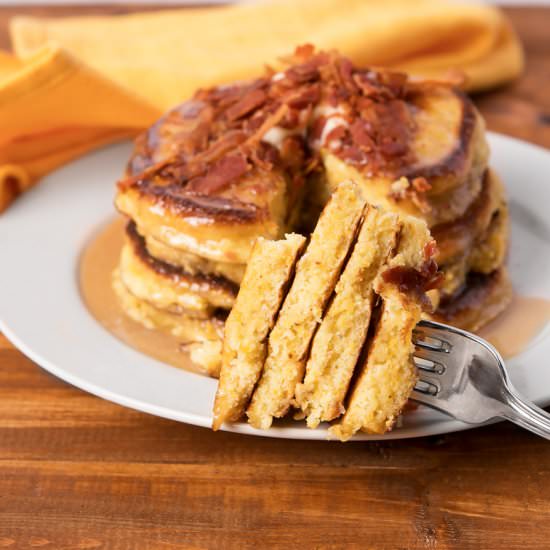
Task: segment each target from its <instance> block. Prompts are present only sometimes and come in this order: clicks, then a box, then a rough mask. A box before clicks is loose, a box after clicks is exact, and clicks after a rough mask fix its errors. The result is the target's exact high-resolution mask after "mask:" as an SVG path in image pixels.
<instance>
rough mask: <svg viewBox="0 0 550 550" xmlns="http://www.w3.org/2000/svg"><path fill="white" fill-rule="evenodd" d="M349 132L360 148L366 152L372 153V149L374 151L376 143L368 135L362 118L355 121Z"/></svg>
mask: <svg viewBox="0 0 550 550" xmlns="http://www.w3.org/2000/svg"><path fill="white" fill-rule="evenodd" d="M349 131H350V134H351V137H352V139H353V141H354V143H356V144H357V145H358V146H359V147H361V148H362V149H364V150H365V151H372V149H374V147H375V144H374V141H373V139H372V138H371V137H370V135H369V134H368V132H367V129H366V127H365V122H364V121H363V120H361V119H360V118H357V119H355V120H354V121H353V122H352V124H351V125H350V127H349Z"/></svg>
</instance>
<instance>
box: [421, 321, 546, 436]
mask: <svg viewBox="0 0 550 550" xmlns="http://www.w3.org/2000/svg"><path fill="white" fill-rule="evenodd" d="M413 340H414V344H415V346H416V351H415V353H414V362H415V364H416V366H417V368H418V372H419V375H420V376H419V380H418V382H417V384H416V386H415V389H414V391H413V393H412V395H411V399H413V400H414V401H417V402H419V403H423V404H424V405H427V406H428V407H431V408H434V409H437V410H438V411H441V412H443V413H445V414H448V415H450V416H452V417H454V418H456V419H457V420H460V421H462V422H466V423H468V424H482V423H484V422H488V421H489V420H492V419H495V418H505V419H506V420H510V421H511V422H514V423H515V424H517V425H518V426H521V427H523V428H525V429H527V430H530V431H532V432H534V433H536V434H537V435H540V436H541V437H544V438H546V439H550V414H548V413H546V412H545V411H543V410H542V409H540V408H539V407H536V406H535V405H533V404H532V403H530V402H529V401H527V400H526V399H524V398H523V397H521V396H520V395H519V394H518V392H517V391H516V389H515V388H514V387H513V386H512V384H511V382H510V379H509V377H508V374H507V373H506V368H505V365H504V361H503V360H502V357H501V356H500V355H499V353H498V352H497V350H496V349H495V348H494V347H493V346H491V344H489V343H488V342H486V341H485V340H483V339H482V338H479V337H478V336H475V335H474V334H471V333H469V332H466V331H464V330H459V329H457V328H454V327H450V326H447V325H443V324H441V323H434V322H432V321H420V323H419V324H418V325H417V326H416V329H415V331H414V337H413Z"/></svg>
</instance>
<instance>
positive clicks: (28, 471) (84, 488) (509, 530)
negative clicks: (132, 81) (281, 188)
mask: <svg viewBox="0 0 550 550" xmlns="http://www.w3.org/2000/svg"><path fill="white" fill-rule="evenodd" d="M131 9H132V8H131V7H120V6H117V7H116V8H107V7H93V8H78V9H76V8H73V9H71V8H68V7H63V8H44V7H34V8H30V7H28V8H17V9H13V8H10V9H8V8H4V9H3V10H0V46H3V47H6V46H7V45H8V37H7V32H6V30H7V22H8V20H9V18H10V17H11V16H12V15H14V14H15V13H27V14H40V15H51V14H55V15H62V14H66V13H70V12H73V13H75V12H79V13H83V12H88V13H92V12H93V13H98V12H110V13H115V12H125V11H128V10H131ZM506 11H507V12H508V13H509V15H510V16H511V18H512V20H513V22H514V23H515V25H516V28H517V29H518V31H519V33H520V35H521V38H522V40H523V42H524V44H525V48H526V53H527V70H526V72H525V75H524V76H523V78H522V79H521V80H519V81H517V82H515V83H514V84H511V85H509V86H506V87H504V88H502V89H500V90H498V91H495V92H491V93H487V94H483V95H481V96H478V97H477V98H476V101H477V104H478V105H479V106H480V108H481V110H482V111H483V114H484V115H485V117H486V119H487V121H488V126H489V128H490V129H492V130H497V131H500V132H504V133H507V134H511V135H515V136H518V137H520V138H523V139H526V140H529V141H532V142H535V143H538V144H541V145H544V146H546V147H550V92H549V90H550V31H549V29H550V9H547V8H509V9H507V10H506ZM0 131H1V130H0ZM0 262H1V260H0ZM0 265H1V264H0ZM0 269H1V267H0ZM67 345H70V342H67ZM549 519H550V445H549V444H548V443H547V442H546V441H543V440H542V439H539V438H537V437H535V436H533V435H531V434H529V433H526V432H523V431H522V430H520V429H519V428H516V427H514V426H512V425H510V424H507V423H503V424H499V425H496V426H491V427H488V428H482V429H477V430H471V431H469V432H463V433H458V434H451V435H446V436H443V437H430V438H423V439H417V440H409V441H394V442H392V441H388V442H382V443H366V442H363V443H350V444H340V443H336V442H333V443H329V442H306V441H282V440H275V439H267V438H255V437H249V436H239V435H233V434H227V433H212V432H211V431H209V430H207V429H202V428H195V427H193V426H187V425H184V424H178V423H176V422H172V421H169V420H163V419H160V418H156V417H153V416H149V415H147V414H143V413H139V412H135V411H132V410H129V409H126V408H123V407H120V406H117V405H114V404H112V403H109V402H107V401H103V400H101V399H98V398H96V397H93V396H91V395H88V394H86V393H84V392H82V391H80V390H78V389H76V388H73V387H71V386H69V385H67V384H65V383H63V382H62V381H60V380H58V379H56V378H54V377H52V376H51V375H49V374H48V373H47V372H45V371H43V370H42V369H40V368H38V367H37V366H36V365H35V364H33V363H32V361H30V360H29V359H27V358H25V357H24V356H23V355H22V354H21V353H20V352H18V351H17V350H16V349H14V347H13V346H12V345H11V344H10V343H9V342H8V341H7V339H5V338H4V337H3V336H1V335H0V548H9V549H20V548H21V549H23V548H45V549H54V550H65V549H72V548H74V549H95V548H101V549H113V550H142V549H157V548H158V549H164V550H169V549H174V548H189V549H199V548H200V549H203V548H204V549H226V548H227V549H231V548H235V549H246V548H255V549H258V550H259V549H264V548H304V549H305V548H318V549H328V548H331V549H332V548H346V549H347V548H350V549H353V548H360V549H367V548H373V549H379V548H388V549H409V548H411V549H415V548H422V549H451V548H452V549H459V550H467V549H493V548H503V549H516V548H521V549H527V548H529V549H531V548H540V549H547V548H549V547H550V521H549Z"/></svg>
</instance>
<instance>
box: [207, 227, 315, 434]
mask: <svg viewBox="0 0 550 550" xmlns="http://www.w3.org/2000/svg"><path fill="white" fill-rule="evenodd" d="M305 242H306V238H305V237H303V236H301V235H297V234H290V235H286V239H284V240H279V241H269V240H266V239H263V238H261V237H260V238H259V239H258V240H257V241H256V244H255V245H254V248H253V249H252V255H251V257H250V260H249V262H248V266H247V268H246V272H245V275H244V278H243V281H242V286H241V290H240V292H239V294H238V297H237V300H236V302H235V305H234V306H233V309H232V310H231V313H230V314H229V317H228V318H227V321H226V323H225V333H224V342H223V354H222V368H221V372H220V381H219V384H218V390H217V392H216V400H215V403H214V421H213V423H212V427H213V429H214V430H218V429H219V428H220V427H221V425H222V424H223V423H224V422H228V421H229V422H231V421H236V420H239V418H240V417H241V416H242V415H243V414H244V410H245V408H246V405H247V404H248V401H249V399H250V396H251V395H252V392H253V391H254V387H255V386H256V382H257V381H258V379H259V377H260V375H261V372H262V367H263V364H264V361H265V357H266V354H267V337H268V335H269V332H270V331H271V329H272V327H273V325H274V323H275V318H276V316H277V313H278V311H279V308H280V306H281V302H282V301H283V298H284V295H285V292H286V290H287V287H288V285H289V283H290V280H291V277H292V273H293V270H294V266H295V263H296V260H297V258H298V255H299V254H300V252H301V250H302V249H303V247H304V245H305Z"/></svg>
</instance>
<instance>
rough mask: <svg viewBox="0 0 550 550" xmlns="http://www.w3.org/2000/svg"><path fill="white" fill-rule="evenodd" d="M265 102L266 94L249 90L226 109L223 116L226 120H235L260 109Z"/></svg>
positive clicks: (261, 91)
mask: <svg viewBox="0 0 550 550" xmlns="http://www.w3.org/2000/svg"><path fill="white" fill-rule="evenodd" d="M266 100H267V94H266V93H265V92H264V91H263V90H250V91H249V92H247V93H246V94H245V95H244V96H243V97H242V98H241V99H239V101H237V103H235V104H233V105H232V106H231V107H229V109H227V111H226V112H225V116H226V118H227V119H228V120H237V119H238V118H241V117H243V116H244V115H246V114H248V113H250V112H251V111H255V110H256V109H258V107H261V106H262V105H263V104H264V103H265V102H266Z"/></svg>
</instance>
